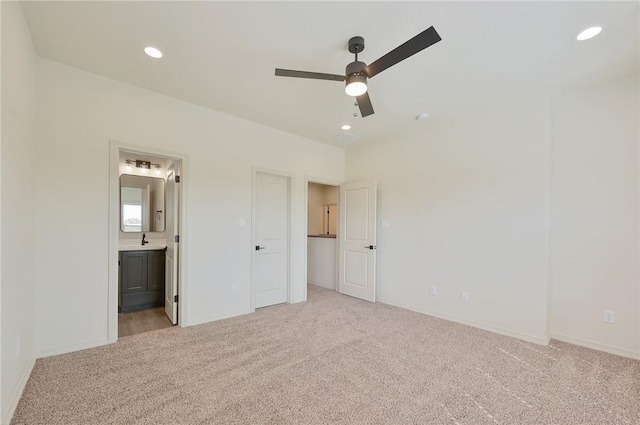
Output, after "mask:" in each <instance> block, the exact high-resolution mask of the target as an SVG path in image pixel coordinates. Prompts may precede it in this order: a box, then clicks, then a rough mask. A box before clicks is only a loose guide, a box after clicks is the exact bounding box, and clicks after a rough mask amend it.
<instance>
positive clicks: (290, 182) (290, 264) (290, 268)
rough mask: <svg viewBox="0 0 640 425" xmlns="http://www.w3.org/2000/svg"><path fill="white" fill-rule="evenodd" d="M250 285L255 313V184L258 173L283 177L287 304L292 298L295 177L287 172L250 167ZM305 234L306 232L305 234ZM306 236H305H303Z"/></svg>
mask: <svg viewBox="0 0 640 425" xmlns="http://www.w3.org/2000/svg"><path fill="white" fill-rule="evenodd" d="M251 173H252V175H251V248H250V250H251V285H250V291H251V297H250V298H251V300H250V309H251V310H253V311H255V309H256V280H255V261H256V256H255V253H254V246H255V245H256V235H257V231H256V226H257V223H256V221H257V220H256V204H257V201H256V194H257V193H256V183H257V178H258V173H262V174H271V175H274V176H279V177H285V178H286V179H288V186H289V187H288V193H287V201H288V203H289V207H288V208H287V215H288V217H287V220H288V226H287V232H288V233H289V234H288V236H287V238H288V240H289V241H288V245H289V246H288V247H287V304H291V300H292V299H293V298H294V297H293V286H294V285H293V282H292V281H291V278H292V276H293V275H294V273H293V268H294V264H293V261H291V253H292V248H293V233H294V232H293V217H292V216H293V214H291V213H292V211H293V184H294V181H295V180H294V178H295V175H294V174H291V173H287V172H283V171H276V170H270V169H266V168H261V167H256V166H253V167H251ZM305 233H306V232H305ZM305 236H306V235H305ZM304 286H305V291H306V286H307V285H306V284H305V285H304Z"/></svg>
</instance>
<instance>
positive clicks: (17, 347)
mask: <svg viewBox="0 0 640 425" xmlns="http://www.w3.org/2000/svg"><path fill="white" fill-rule="evenodd" d="M21 345H22V344H21V341H20V337H18V338H17V339H16V357H20V349H21V348H22V347H21Z"/></svg>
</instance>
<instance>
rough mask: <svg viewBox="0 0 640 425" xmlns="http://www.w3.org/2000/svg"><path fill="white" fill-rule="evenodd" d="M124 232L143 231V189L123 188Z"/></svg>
mask: <svg viewBox="0 0 640 425" xmlns="http://www.w3.org/2000/svg"><path fill="white" fill-rule="evenodd" d="M122 225H123V228H122V231H123V232H141V231H142V189H141V188H137V187H123V188H122Z"/></svg>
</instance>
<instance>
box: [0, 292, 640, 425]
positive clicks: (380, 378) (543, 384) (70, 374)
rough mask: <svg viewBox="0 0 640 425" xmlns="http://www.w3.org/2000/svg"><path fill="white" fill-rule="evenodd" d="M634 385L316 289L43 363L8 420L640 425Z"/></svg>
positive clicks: (636, 376)
mask: <svg viewBox="0 0 640 425" xmlns="http://www.w3.org/2000/svg"><path fill="white" fill-rule="evenodd" d="M639 389H640V362H638V361H635V360H630V359H625V358H621V357H617V356H613V355H609V354H605V353H600V352H597V351H593V350H588V349H584V348H580V347H576V346H572V345H569V344H563V343H560V342H552V344H551V346H549V347H542V346H538V345H535V344H530V343H526V342H522V341H518V340H515V339H512V338H508V337H504V336H500V335H496V334H493V333H490V332H485V331H482V330H479V329H475V328H471V327H468V326H463V325H459V324H455V323H452V322H447V321H445V320H439V319H435V318H432V317H429V316H425V315H422V314H418V313H413V312H410V311H406V310H402V309H399V308H395V307H390V306H387V305H384V304H380V303H376V304H370V303H367V302H364V301H359V300H356V299H353V298H349V297H346V296H341V295H339V294H336V293H335V292H332V291H327V290H323V289H319V288H317V287H313V286H310V288H309V301H308V302H306V303H303V304H296V305H280V306H275V307H269V308H265V309H261V310H258V311H257V312H256V313H255V314H251V315H247V316H243V317H237V318H233V319H229V320H224V321H219V322H215V323H210V324H206V325H200V326H195V327H191V328H186V329H180V328H176V327H174V328H168V329H162V330H158V331H153V332H149V333H144V334H140V335H134V336H130V337H125V338H122V339H120V340H119V341H118V342H117V343H116V344H112V345H109V346H104V347H99V348H95V349H90V350H85V351H80V352H76V353H71V354H65V355H61V356H56V357H50V358H46V359H42V360H38V361H37V362H36V366H35V369H34V371H33V374H32V376H31V378H30V379H29V382H28V384H27V388H26V390H25V393H24V395H23V397H22V400H21V401H20V404H19V406H18V408H17V411H16V413H15V416H14V419H13V421H12V424H329V423H331V424H473V425H478V424H563V425H564V424H639V423H640V391H639Z"/></svg>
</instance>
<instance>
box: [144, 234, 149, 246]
mask: <svg viewBox="0 0 640 425" xmlns="http://www.w3.org/2000/svg"><path fill="white" fill-rule="evenodd" d="M146 236H147V235H146V234H145V233H143V234H142V246H145V244H148V243H149V241H145V240H144V238H145V237H146Z"/></svg>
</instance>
